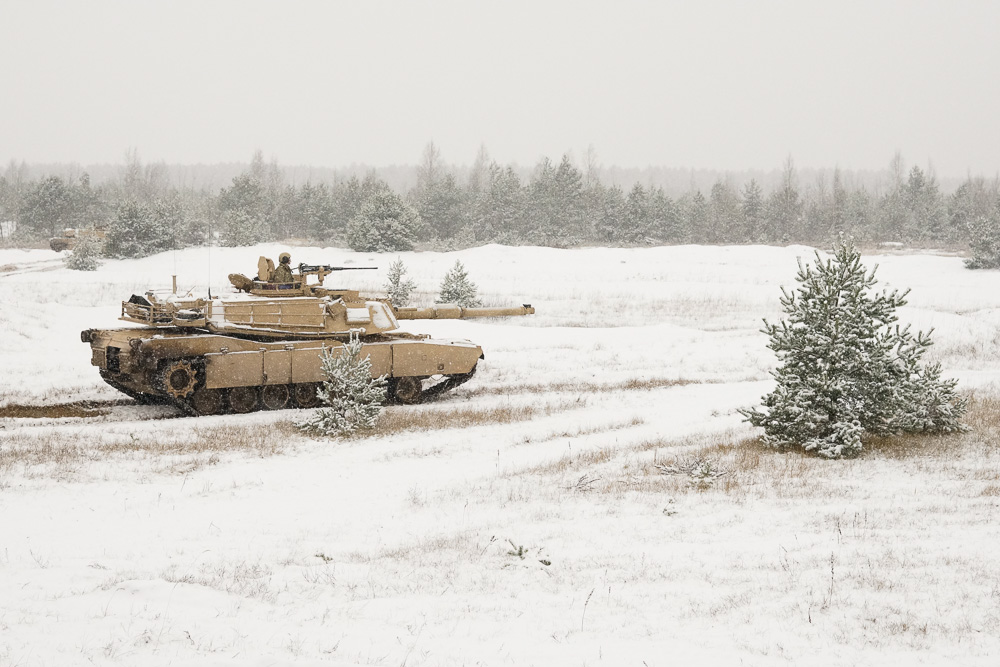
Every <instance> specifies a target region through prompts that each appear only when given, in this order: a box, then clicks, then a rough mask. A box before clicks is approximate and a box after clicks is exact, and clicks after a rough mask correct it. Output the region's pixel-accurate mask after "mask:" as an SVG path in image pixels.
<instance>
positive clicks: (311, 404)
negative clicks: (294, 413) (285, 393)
mask: <svg viewBox="0 0 1000 667" xmlns="http://www.w3.org/2000/svg"><path fill="white" fill-rule="evenodd" d="M317 389H319V385H318V384H315V383H312V382H309V383H306V384H296V385H292V394H293V395H294V398H295V405H297V406H299V407H300V408H315V407H316V406H317V405H319V396H317V395H316V390H317Z"/></svg>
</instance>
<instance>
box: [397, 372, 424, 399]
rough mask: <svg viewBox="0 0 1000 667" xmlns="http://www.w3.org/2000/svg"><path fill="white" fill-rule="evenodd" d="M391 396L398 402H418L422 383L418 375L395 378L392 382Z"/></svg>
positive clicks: (421, 392) (421, 391)
mask: <svg viewBox="0 0 1000 667" xmlns="http://www.w3.org/2000/svg"><path fill="white" fill-rule="evenodd" d="M391 389H392V396H393V397H395V399H396V400H397V401H399V402H400V403H405V404H407V405H413V404H414V403H419V402H420V399H421V397H422V394H423V384H422V383H421V382H420V378H418V377H402V378H396V379H395V382H393V383H392V388H391Z"/></svg>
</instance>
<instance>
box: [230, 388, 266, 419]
mask: <svg viewBox="0 0 1000 667" xmlns="http://www.w3.org/2000/svg"><path fill="white" fill-rule="evenodd" d="M259 407H260V392H258V391H257V387H232V388H231V389H230V390H229V408H230V409H231V410H232V411H233V412H236V413H238V414H243V413H245V412H253V411H254V410H256V409H257V408H259Z"/></svg>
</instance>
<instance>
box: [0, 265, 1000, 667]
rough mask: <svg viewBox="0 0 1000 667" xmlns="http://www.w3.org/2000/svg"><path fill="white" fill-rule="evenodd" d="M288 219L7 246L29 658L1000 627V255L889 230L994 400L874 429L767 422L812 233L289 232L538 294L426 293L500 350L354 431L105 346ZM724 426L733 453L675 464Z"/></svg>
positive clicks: (7, 613) (254, 654) (650, 658)
mask: <svg viewBox="0 0 1000 667" xmlns="http://www.w3.org/2000/svg"><path fill="white" fill-rule="evenodd" d="M284 249H285V248H284V247H283V246H277V245H267V246H258V247H255V248H213V249H211V251H209V250H208V249H205V248H200V249H189V250H184V251H179V252H176V253H164V254H161V255H157V256H154V257H150V258H147V259H143V260H128V261H108V262H105V264H104V265H103V266H102V268H101V269H100V270H98V271H96V272H93V273H81V272H73V271H68V270H66V269H64V268H63V267H62V261H61V255H58V254H56V253H53V252H50V251H40V250H37V251H18V250H0V369H2V371H0V378H2V382H0V666H6V665H18V666H21V667H28V666H34V665H77V664H80V665H83V664H107V665H167V664H175V665H223V664H225V665H284V664H289V665H291V664H294V665H313V664H324V665H326V664H334V665H339V664H344V665H355V664H360V665H392V666H398V665H408V666H419V665H539V666H542V665H545V666H549V665H609V666H617V665H636V666H637V667H638V666H641V665H647V666H649V667H654V666H657V665H694V664H699V665H701V664H703V665H709V664H711V665H857V664H862V665H900V666H902V665H941V664H957V665H996V664H998V661H1000V549H998V546H1000V445H998V443H1000V389H998V383H1000V333H998V326H1000V273H998V272H973V271H967V270H965V269H964V268H963V266H962V260H961V259H960V258H957V257H951V256H940V255H934V254H919V253H909V254H890V255H886V256H879V257H875V256H866V257H865V261H866V263H867V264H868V265H869V266H872V265H873V264H875V263H878V264H879V266H880V268H879V272H878V276H879V278H880V280H881V283H882V284H883V285H888V286H891V287H895V288H905V287H909V288H912V292H911V295H910V298H909V305H908V306H907V307H905V308H903V309H901V311H900V313H899V314H900V316H901V319H902V320H903V321H905V322H910V323H912V324H913V325H914V326H915V327H917V328H921V329H928V328H931V327H933V328H934V329H935V332H936V333H935V336H934V338H935V341H936V344H935V346H934V348H933V349H932V353H931V355H929V356H931V357H932V359H933V360H938V361H941V362H942V364H943V365H944V367H945V372H946V375H947V376H951V377H958V378H959V379H960V385H959V387H960V389H962V390H964V391H967V392H969V393H970V394H972V396H973V410H972V413H971V414H970V419H969V421H970V424H971V425H972V426H973V429H972V431H970V432H969V433H967V434H964V435H959V436H949V437H945V438H923V439H920V438H910V439H906V440H904V441H899V442H888V443H872V446H871V447H870V448H869V449H868V450H867V451H866V453H865V454H864V455H863V456H862V457H861V458H860V459H856V460H850V461H824V460H818V459H815V458H811V457H804V456H801V455H799V454H796V453H790V454H779V453H774V452H770V451H766V450H763V449H761V448H760V446H759V445H757V444H756V443H755V441H754V440H753V437H754V435H755V432H754V430H753V429H750V428H748V427H747V426H746V425H745V424H742V423H741V419H740V417H739V415H738V414H737V413H736V410H737V409H738V408H741V407H748V406H750V405H753V404H755V403H756V402H757V401H758V400H759V398H760V397H761V396H762V395H763V394H764V393H766V392H767V391H769V389H770V387H771V382H770V380H769V375H768V370H769V369H770V368H771V367H772V365H773V363H774V360H773V356H772V355H771V353H770V351H769V350H767V349H766V346H765V345H766V338H765V337H764V335H763V334H761V333H760V332H759V328H760V325H761V318H762V317H766V318H769V319H777V318H778V317H780V314H781V313H780V307H779V303H778V299H779V297H780V286H782V285H784V286H788V287H791V286H793V285H794V276H795V273H796V258H797V257H802V258H803V259H806V260H809V259H812V255H813V250H812V249H810V248H805V247H789V248H773V247H700V246H686V247H668V248H652V249H628V250H621V249H604V248H595V249H576V250H556V249H547V248H544V249H543V248H513V249H512V248H505V247H499V246H487V247H483V248H477V249H471V250H465V251H460V252H453V253H429V252H426V253H400V254H399V255H370V254H362V253H352V252H350V251H345V250H341V249H331V248H326V249H319V248H291V249H290V250H291V252H292V260H293V263H296V264H297V263H298V262H300V261H301V262H306V263H333V264H342V265H345V266H351V265H354V266H369V265H371V266H378V267H379V270H378V271H358V272H345V273H342V274H339V275H335V276H333V278H331V279H330V280H329V281H328V283H329V284H334V283H337V282H338V279H342V280H340V281H339V282H342V283H343V284H345V285H347V286H351V287H357V288H359V289H361V290H362V292H368V293H372V294H379V293H381V292H382V288H381V285H382V283H383V282H384V280H385V274H386V272H387V270H388V267H389V263H390V262H391V261H392V260H393V259H395V257H397V256H399V257H401V258H402V259H403V261H404V262H405V264H406V266H407V268H408V270H409V275H410V277H412V278H413V279H414V280H416V282H417V283H418V289H419V292H418V294H417V295H416V299H415V301H416V303H415V305H429V304H430V303H431V302H432V301H433V297H434V295H435V294H436V292H437V289H438V286H439V285H440V282H441V279H442V278H443V276H444V274H445V272H446V271H447V270H448V269H449V268H451V266H452V265H453V264H454V262H455V260H456V259H460V260H461V261H462V262H463V263H464V264H465V266H466V268H467V270H468V271H469V275H470V277H471V278H472V279H473V280H474V281H476V282H477V283H478V285H479V287H480V294H481V296H482V297H483V300H484V301H485V302H486V303H487V304H488V305H493V304H496V305H516V304H521V303H531V304H532V305H534V306H535V307H536V309H537V314H536V315H534V316H531V317H528V318H519V319H510V320H492V321H434V322H427V321H415V322H408V323H406V328H407V329H408V330H410V331H415V332H424V333H430V334H433V335H434V336H438V337H442V338H468V339H470V340H473V341H475V342H477V343H479V344H480V345H482V347H483V349H484V350H485V355H486V359H485V361H484V362H482V363H481V367H480V371H479V373H478V374H477V375H476V377H475V378H474V379H473V380H472V381H471V382H469V383H467V384H465V385H462V386H461V387H459V388H458V389H457V390H456V391H454V392H452V393H451V394H448V395H447V396H446V397H444V398H443V399H442V400H438V401H435V402H433V403H430V404H427V405H421V406H413V407H409V406H399V407H390V408H387V410H386V414H385V420H384V424H383V427H382V428H381V429H380V432H379V433H378V434H376V435H374V436H367V437H359V438H355V439H350V440H346V441H326V440H318V439H310V438H306V437H303V436H302V435H300V434H299V433H298V431H297V430H296V429H295V428H294V426H293V423H294V421H295V420H296V419H297V418H298V417H297V415H298V413H297V412H296V411H280V412H267V413H255V414H252V415H247V416H238V417H237V416H220V417H202V418H189V417H184V416H180V415H178V414H177V413H176V412H174V411H173V410H172V409H170V408H166V407H156V406H147V407H143V406H137V405H134V404H133V403H132V402H131V401H130V400H129V399H127V398H125V397H124V396H122V395H120V394H118V393H117V392H115V391H114V390H112V389H111V388H110V387H108V386H106V385H104V384H103V383H102V382H101V380H100V378H99V376H98V374H97V370H96V369H95V368H93V367H91V366H90V353H89V348H88V346H87V345H85V344H83V343H81V342H80V339H79V332H80V331H81V330H82V329H86V328H99V327H113V326H119V325H121V326H127V325H125V324H124V323H120V322H118V321H117V317H118V315H119V311H120V302H121V301H122V300H123V299H127V298H128V297H129V295H131V294H132V293H133V292H142V291H145V290H146V289H150V288H166V287H169V285H170V276H171V275H172V274H176V275H177V277H178V284H179V286H180V287H181V288H182V290H183V291H187V290H188V289H192V290H193V291H194V293H196V294H201V293H204V292H205V290H206V289H207V288H208V287H209V286H211V289H212V292H213V293H214V294H218V293H220V292H222V291H224V290H227V289H228V281H227V280H226V275H227V274H229V273H232V272H242V273H245V274H248V275H252V274H253V273H254V271H255V267H256V263H257V257H258V256H259V255H261V254H264V255H268V256H270V257H272V258H276V257H277V255H278V253H279V252H280V251H282V250H284ZM43 407H48V408H52V411H51V412H46V411H45V410H42V409H41V408H43ZM696 456H698V457H703V458H706V459H708V460H709V461H711V462H712V463H713V465H715V466H716V467H718V468H720V469H721V470H723V471H726V472H728V474H727V475H726V476H724V477H722V478H720V479H719V480H717V481H716V482H714V483H713V484H711V485H707V486H706V487H699V486H698V485H697V484H695V483H694V480H692V479H691V478H690V477H688V476H686V475H684V474H664V473H665V472H669V471H668V470H667V469H668V468H669V466H670V465H671V464H673V463H675V462H677V461H684V460H690V459H691V458H692V457H696Z"/></svg>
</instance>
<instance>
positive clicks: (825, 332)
mask: <svg viewBox="0 0 1000 667" xmlns="http://www.w3.org/2000/svg"><path fill="white" fill-rule="evenodd" d="M876 268H877V267H876ZM796 280H797V281H798V282H799V287H798V289H797V290H796V291H794V292H789V291H787V290H784V289H782V292H783V293H784V296H783V297H782V299H781V304H782V306H783V307H784V310H785V313H786V315H787V319H786V320H783V321H782V322H780V323H779V324H770V323H768V322H767V321H765V322H764V330H763V331H764V333H766V334H767V335H768V336H770V339H771V341H770V343H769V344H768V347H769V348H771V349H772V350H774V353H775V354H776V355H777V357H778V361H779V366H778V368H777V370H775V371H772V374H773V375H774V377H775V379H776V380H777V381H778V386H777V387H776V388H775V389H774V391H772V392H771V393H770V394H768V395H766V396H764V398H763V403H764V407H765V408H766V411H761V410H759V409H757V408H753V409H751V410H744V411H742V414H743V415H744V417H746V419H747V421H749V422H750V423H751V424H753V425H754V426H761V427H763V428H764V433H765V435H764V442H765V443H766V444H768V445H770V446H773V447H777V448H787V447H797V446H801V447H804V448H805V449H806V450H807V451H811V452H816V453H817V454H820V455H821V456H825V457H828V458H839V457H841V456H851V455H855V454H857V453H859V452H860V451H861V449H862V436H863V435H865V434H866V433H870V434H874V435H889V434H894V433H899V432H949V431H956V430H960V429H961V428H962V426H961V424H960V422H959V420H960V419H961V417H962V415H963V414H964V413H965V408H966V401H965V399H963V398H961V397H959V396H957V395H956V393H955V383H956V381H955V380H942V379H941V368H940V366H938V365H936V364H933V365H929V366H924V365H921V363H920V362H921V358H922V357H923V355H924V353H925V352H926V351H927V349H928V348H929V347H930V345H931V339H930V336H929V334H924V333H918V334H917V335H916V336H914V335H913V334H911V333H910V331H909V327H900V326H899V325H898V324H895V323H896V322H897V320H898V318H897V317H896V315H895V311H896V309H897V308H899V307H900V306H902V305H904V304H905V303H906V300H905V297H906V294H907V292H904V293H902V294H900V293H899V292H897V291H892V292H888V291H883V292H881V293H880V294H869V290H871V289H872V287H874V286H875V284H876V283H877V281H876V280H875V269H873V270H872V271H871V272H866V270H865V267H864V266H863V265H862V264H861V255H860V253H858V251H857V250H855V249H854V248H853V247H851V246H847V245H841V246H840V247H838V248H837V250H836V252H835V254H834V257H833V258H832V259H829V260H827V261H825V262H824V261H822V260H821V259H820V257H819V254H818V253H817V255H816V266H815V267H813V266H811V265H808V264H807V265H803V263H802V262H801V261H800V262H799V273H798V276H797V277H796Z"/></svg>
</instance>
